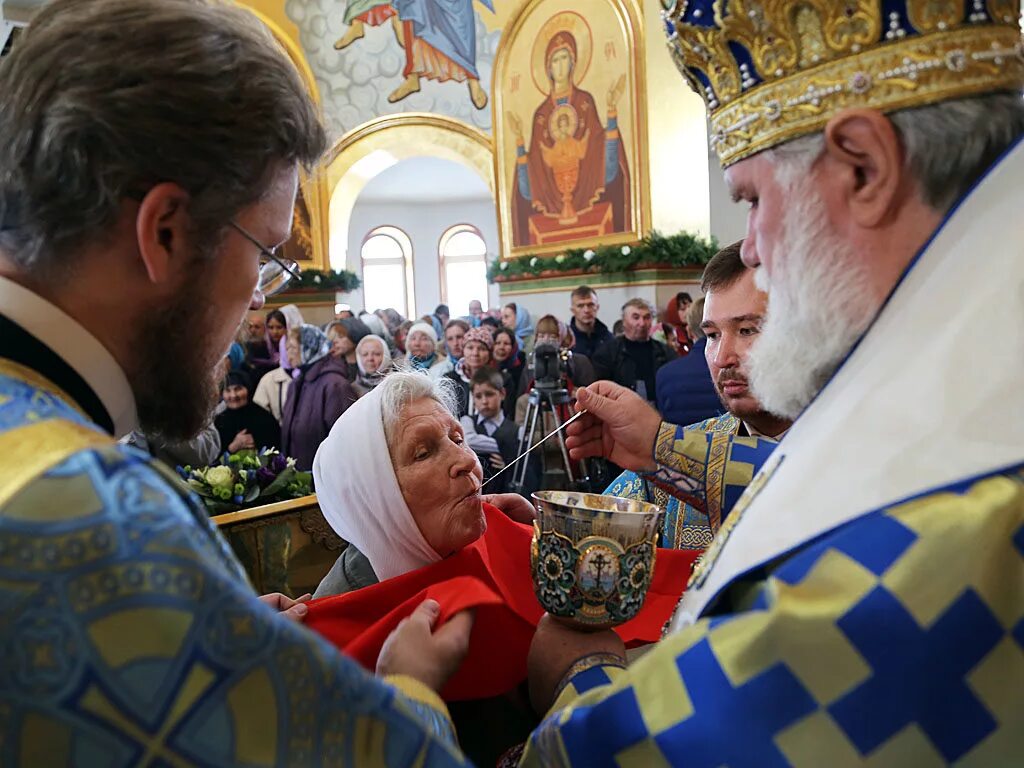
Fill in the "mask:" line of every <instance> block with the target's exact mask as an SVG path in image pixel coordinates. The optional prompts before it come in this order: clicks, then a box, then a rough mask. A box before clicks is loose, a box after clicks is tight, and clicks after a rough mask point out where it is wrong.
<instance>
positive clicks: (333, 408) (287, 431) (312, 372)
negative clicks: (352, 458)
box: [281, 325, 356, 470]
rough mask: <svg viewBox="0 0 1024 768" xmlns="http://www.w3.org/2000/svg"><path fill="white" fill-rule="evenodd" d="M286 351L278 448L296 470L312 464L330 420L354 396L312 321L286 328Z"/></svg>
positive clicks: (327, 345) (350, 386) (322, 333)
mask: <svg viewBox="0 0 1024 768" xmlns="http://www.w3.org/2000/svg"><path fill="white" fill-rule="evenodd" d="M286 339H287V345H286V349H287V354H288V358H289V361H290V362H291V364H292V383H291V386H290V387H289V388H288V399H287V400H286V401H285V404H284V412H283V414H282V419H281V450H282V452H283V453H284V454H286V455H287V456H290V457H292V458H294V459H295V462H296V466H297V467H298V468H299V469H300V470H308V469H309V468H310V467H312V466H313V456H314V455H315V454H316V450H317V448H319V447H320V443H321V442H322V441H323V439H324V438H325V437H327V434H328V433H329V432H330V431H331V427H333V426H334V422H335V421H337V420H338V417H339V416H341V414H343V413H344V412H345V410H346V409H347V408H348V407H349V406H350V405H351V404H352V403H353V402H355V400H356V393H355V392H354V391H353V390H352V385H351V384H349V382H348V379H347V378H346V376H345V369H344V368H343V364H342V362H341V361H339V360H337V359H335V358H334V357H332V356H331V355H330V350H331V342H330V341H328V340H327V336H326V335H325V334H324V332H323V331H321V330H320V329H319V328H317V327H316V326H315V325H302V326H299V327H298V328H292V329H290V330H289V331H288V335H287V336H286Z"/></svg>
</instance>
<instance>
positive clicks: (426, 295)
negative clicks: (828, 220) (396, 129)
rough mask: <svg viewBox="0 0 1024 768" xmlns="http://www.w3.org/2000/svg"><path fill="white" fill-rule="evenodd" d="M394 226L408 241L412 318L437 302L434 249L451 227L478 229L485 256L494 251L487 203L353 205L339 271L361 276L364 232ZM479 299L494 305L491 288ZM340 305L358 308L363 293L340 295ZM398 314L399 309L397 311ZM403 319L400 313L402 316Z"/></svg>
mask: <svg viewBox="0 0 1024 768" xmlns="http://www.w3.org/2000/svg"><path fill="white" fill-rule="evenodd" d="M385 224H386V225H390V226H393V227H398V228H399V229H401V230H403V231H404V232H405V233H406V234H407V235H409V238H410V239H411V240H412V247H413V274H414V285H415V291H416V294H415V296H416V314H417V316H420V315H424V314H429V313H431V312H433V311H434V307H436V306H437V305H438V304H440V303H441V275H440V260H439V258H438V245H439V243H440V241H441V235H443V234H444V233H445V231H446V230H447V229H448V228H449V227H452V226H454V225H455V224H472V225H473V226H474V227H476V228H477V229H479V230H480V233H481V234H482V235H483V238H484V242H485V243H486V244H487V252H488V253H489V254H494V253H497V252H498V221H497V214H496V213H495V209H494V202H493V201H491V200H469V201H463V202H458V201H450V202H444V203H384V202H373V201H367V200H362V199H360V200H357V201H356V204H355V207H354V208H353V210H352V219H351V223H350V225H349V242H348V254H347V256H346V264H345V268H346V269H349V270H352V271H353V272H355V273H356V274H358V275H360V277H361V276H362V262H361V260H360V258H359V251H360V248H361V247H362V244H363V239H364V238H365V237H366V235H367V233H368V232H370V231H371V230H373V229H375V228H376V227H379V226H383V225H385ZM489 294H490V295H489V296H487V297H485V296H481V297H480V300H481V301H483V302H484V303H485V305H486V304H487V302H488V301H489V302H490V304H491V306H498V303H499V300H500V299H499V296H498V289H497V287H496V286H491V287H490V290H489ZM344 301H345V302H346V303H348V304H351V305H352V306H353V307H354V308H356V309H362V308H363V291H362V289H359V290H357V291H353V292H352V293H349V294H346V295H345V298H344ZM400 311H401V310H400ZM402 313H403V314H405V313H404V311H403V312H402Z"/></svg>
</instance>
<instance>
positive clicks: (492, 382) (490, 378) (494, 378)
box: [469, 366, 505, 392]
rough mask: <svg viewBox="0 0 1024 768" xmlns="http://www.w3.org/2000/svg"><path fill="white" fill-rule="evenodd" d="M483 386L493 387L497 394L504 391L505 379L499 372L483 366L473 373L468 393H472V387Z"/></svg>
mask: <svg viewBox="0 0 1024 768" xmlns="http://www.w3.org/2000/svg"><path fill="white" fill-rule="evenodd" d="M484 386H489V387H493V388H494V389H496V390H498V391H499V392H501V391H502V390H503V389H505V379H504V377H503V376H502V375H501V371H499V370H496V369H494V368H488V367H486V366H485V367H483V368H481V369H480V370H478V371H477V372H476V373H474V374H473V377H472V378H471V379H470V380H469V391H470V392H472V391H473V388H474V387H484Z"/></svg>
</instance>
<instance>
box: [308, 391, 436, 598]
mask: <svg viewBox="0 0 1024 768" xmlns="http://www.w3.org/2000/svg"><path fill="white" fill-rule="evenodd" d="M382 396H383V394H382V390H381V388H380V387H377V388H376V389H374V390H372V391H370V392H369V393H368V394H367V395H365V396H364V397H361V398H360V399H358V400H356V402H355V403H353V404H352V405H350V406H349V408H348V410H346V411H345V412H344V413H343V414H342V415H341V417H340V418H339V419H338V420H337V421H336V422H335V423H334V427H333V428H332V429H331V433H330V434H329V435H328V436H327V439H326V440H324V441H323V442H322V443H321V444H320V448H319V449H318V450H317V452H316V458H314V459H313V481H314V482H315V483H316V492H317V498H318V500H319V502H320V509H321V511H322V512H323V514H324V517H325V518H326V519H327V522H328V523H330V525H331V528H333V529H334V532H335V533H337V534H338V535H339V536H341V537H342V538H343V539H345V541H348V542H350V543H352V544H354V545H355V546H356V548H357V549H358V550H359V551H360V552H362V553H363V554H364V555H366V557H367V559H368V560H369V561H370V566H371V567H372V568H373V572H374V573H375V574H376V575H377V578H378V579H380V580H381V581H384V579H390V578H392V577H394V576H400V575H401V574H403V573H408V572H409V571H414V570H416V569H417V568H422V567H423V566H425V565H430V564H431V563H436V562H438V561H439V560H440V559H441V556H440V555H438V554H437V552H435V551H434V550H433V548H432V547H431V546H430V545H429V544H428V543H427V540H426V539H424V538H423V534H422V533H420V529H419V526H417V525H416V521H415V520H413V518H412V513H411V512H410V511H409V507H408V506H406V504H405V499H404V498H402V490H401V489H400V488H399V487H398V478H396V477H395V469H394V467H393V466H392V464H391V455H390V454H389V453H388V444H387V439H386V438H385V437H384V416H383V414H382V412H381V400H382Z"/></svg>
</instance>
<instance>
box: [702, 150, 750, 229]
mask: <svg viewBox="0 0 1024 768" xmlns="http://www.w3.org/2000/svg"><path fill="white" fill-rule="evenodd" d="M708 179H709V182H710V188H711V234H712V235H714V236H715V237H716V238H718V242H719V243H720V244H721V245H723V246H726V245H729V244H731V243H735V242H736V241H737V240H739V239H741V238H742V237H744V236H746V234H747V206H746V204H744V203H734V202H733V201H732V197H731V196H730V194H729V188H728V187H727V186H726V185H725V174H724V173H723V172H722V166H720V165H719V164H718V156H717V155H715V154H710V155H709V156H708Z"/></svg>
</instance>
